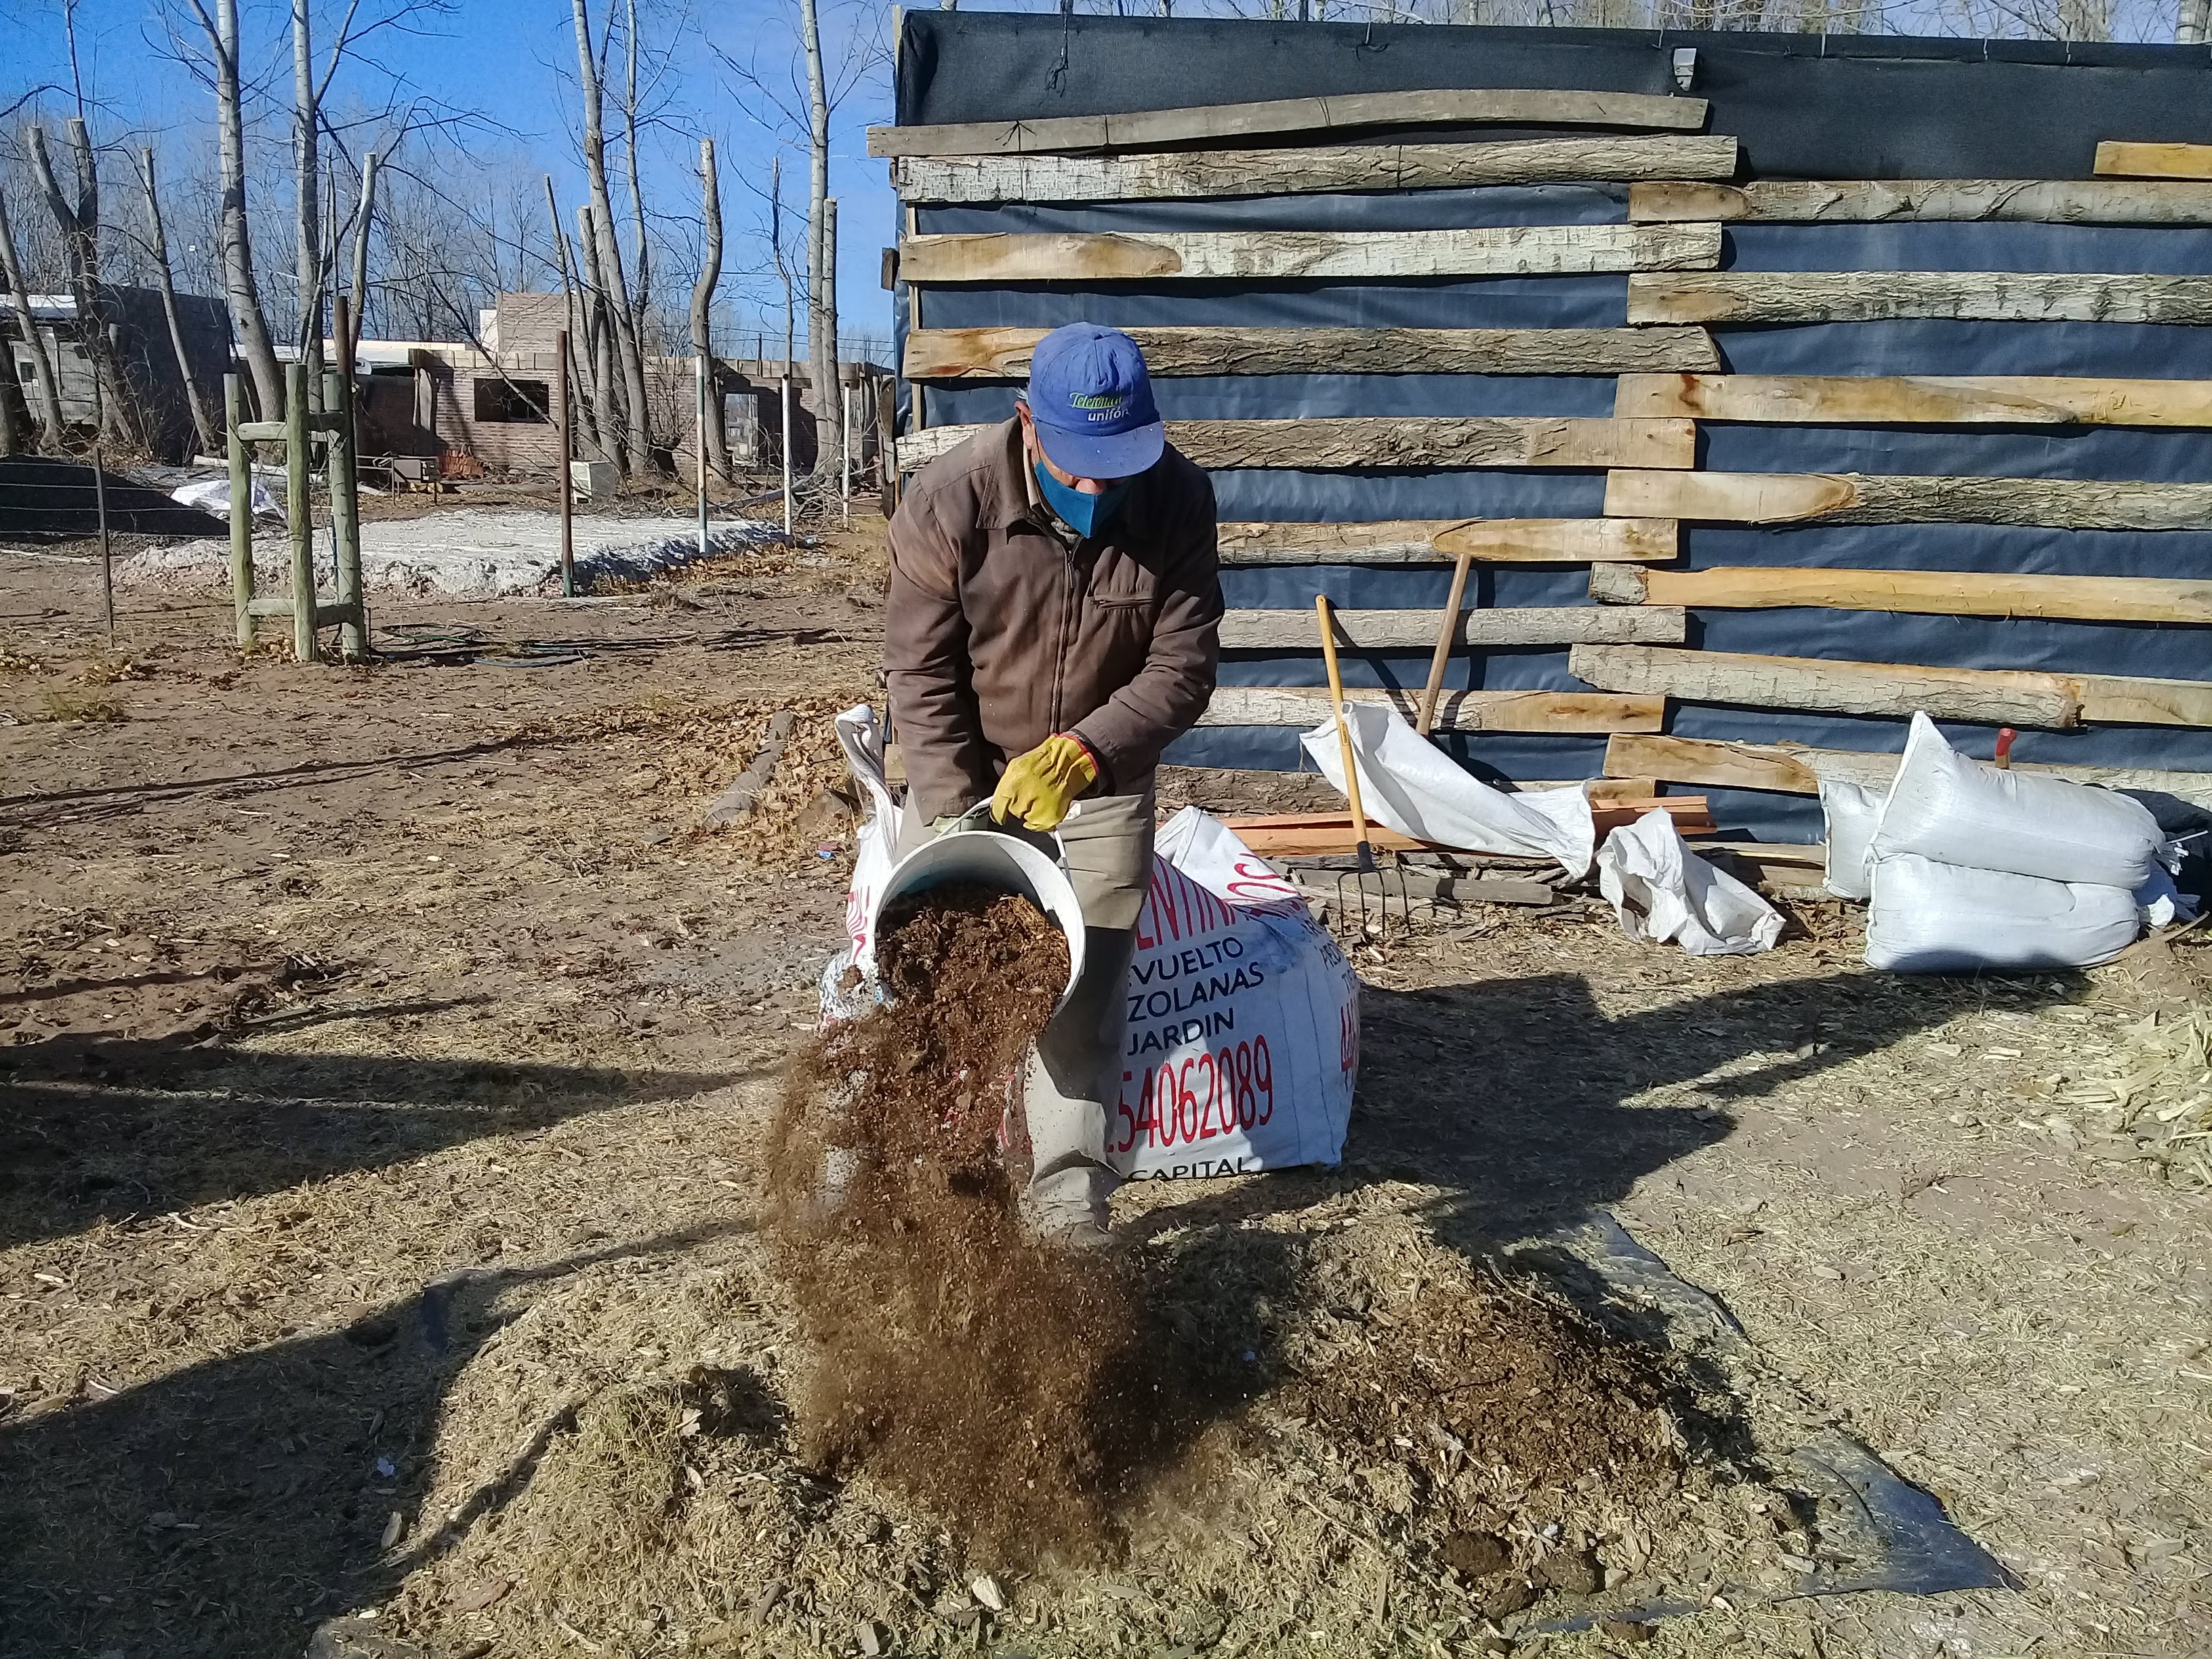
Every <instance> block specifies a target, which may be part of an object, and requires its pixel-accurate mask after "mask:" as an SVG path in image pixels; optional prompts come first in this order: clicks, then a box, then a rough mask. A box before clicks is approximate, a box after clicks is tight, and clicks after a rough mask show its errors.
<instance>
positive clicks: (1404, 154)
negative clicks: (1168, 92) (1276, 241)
mask: <svg viewBox="0 0 2212 1659" xmlns="http://www.w3.org/2000/svg"><path fill="white" fill-rule="evenodd" d="M1735 164H1736V143H1735V139H1733V138H1728V137H1718V136H1712V137H1706V136H1698V137H1668V138H1623V137H1605V136H1593V137H1574V138H1530V139H1519V140H1512V141H1508V142H1504V143H1489V144H1352V145H1345V146H1341V147H1339V148H1336V149H1201V150H1165V151H1155V152H1152V153H1151V154H1147V155H927V156H924V155H915V156H901V157H897V158H896V159H894V160H893V161H892V162H891V187H892V188H893V189H894V190H896V191H898V193H899V195H900V197H902V199H904V200H906V201H909V202H992V203H995V202H1140V201H1171V200H1176V199H1182V198H1196V197H1211V196H1297V195H1306V194H1311V193H1313V192H1316V191H1395V190H1445V189H1455V188H1459V187H1462V186H1466V185H1539V184H1551V183H1564V182H1572V181H1576V180H1582V179H1608V180H1611V179H1727V178H1731V177H1733V176H1734V175H1735Z"/></svg>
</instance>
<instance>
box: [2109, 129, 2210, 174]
mask: <svg viewBox="0 0 2212 1659" xmlns="http://www.w3.org/2000/svg"><path fill="white" fill-rule="evenodd" d="M2097 172H2098V173H2100V175H2102V176H2104V177H2106V178H2108V179H2110V178H2118V179H2212V144H2131V143H2127V142H2125V141H2124V140H2121V139H2112V138H2108V139H2106V141H2105V142H2104V143H2101V144H2100V145H2098V146H2097Z"/></svg>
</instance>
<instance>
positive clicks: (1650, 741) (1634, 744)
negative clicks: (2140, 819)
mask: <svg viewBox="0 0 2212 1659" xmlns="http://www.w3.org/2000/svg"><path fill="white" fill-rule="evenodd" d="M1897 763H1898V757H1897V756H1895V755H1875V754H1866V753H1863V752H1861V751H1859V750H1849V749H1814V748H1809V747H1808V746H1806V745H1805V744H1795V743H1778V744H1764V743H1715V742H1711V741H1708V740H1705V739H1700V738H1669V737H1661V736H1656V735H1653V734H1646V733H1633V732H1631V733H1623V734H1621V735H1620V736H1617V737H1614V738H1612V739H1611V740H1610V741H1608V742H1607V744H1606V746H1605V769H1606V771H1607V775H1612V776H1616V777H1622V778H1645V777H1656V778H1663V779H1665V780H1666V781H1668V782H1670V783H1695V784H1702V785H1704V786H1705V787H1706V788H1708V789H1769V790H1773V791H1776V792H1778V793H1782V794H1785V795H1812V794H1817V793H1820V780H1821V779H1822V778H1824V777H1826V778H1832V779H1835V780H1837V781H1840V782H1844V783H1856V784H1860V785H1863V786H1865V787H1869V788H1874V789H1886V788H1887V787H1889V783H1890V780H1891V779H1893V777H1895V776H1896V775H1897ZM2013 769H2014V770H2015V771H2020V772H2040V773H2043V774H2045V775H2048V776H2051V777H2054V778H2064V779H2065V780H2066V781H2068V782H2069V783H2085V784H2100V785H2102V786H2103V787H2106V788H2107V789H2138V790H2142V791H2145V792H2147V793H2154V794H2162V795H2172V797H2173V798H2174V799H2177V800H2185V801H2187V802H2189V803H2191V805H2196V806H2201V807H2203V808H2205V809H2206V810H2207V811H2212V772H2161V771H2155V770H2152V769H2146V768H2142V767H2128V766H2055V765H2045V764H2043V763H2039V762H2034V761H2018V760H2016V761H2015V762H2014V763H2013Z"/></svg>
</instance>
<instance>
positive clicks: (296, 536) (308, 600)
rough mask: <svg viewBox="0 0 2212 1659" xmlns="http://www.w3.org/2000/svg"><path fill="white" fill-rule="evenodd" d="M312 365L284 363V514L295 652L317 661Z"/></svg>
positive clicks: (302, 659)
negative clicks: (309, 390)
mask: <svg viewBox="0 0 2212 1659" xmlns="http://www.w3.org/2000/svg"><path fill="white" fill-rule="evenodd" d="M308 442H309V439H308V435H307V365H306V364H305V363H287V364H286V365H285V366H284V497H285V500H284V516H285V518H286V520H288V521H289V525H290V526H291V531H292V652H293V654H294V655H295V656H296V657H298V658H299V659H300V660H301V662H315V661H319V656H318V654H317V653H316V650H315V520H314V515H313V505H314V504H313V501H310V500H309V499H308V495H307V489H308V482H307V481H308V470H307V469H308V464H309V462H310V461H311V460H312V459H313V455H312V453H311V452H310V450H309V449H308V447H307V446H308Z"/></svg>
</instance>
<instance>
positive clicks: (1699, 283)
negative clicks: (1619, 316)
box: [1628, 270, 2212, 324]
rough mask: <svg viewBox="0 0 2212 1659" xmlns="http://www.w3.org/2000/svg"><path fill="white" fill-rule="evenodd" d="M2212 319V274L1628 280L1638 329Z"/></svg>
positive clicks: (1800, 274)
mask: <svg viewBox="0 0 2212 1659" xmlns="http://www.w3.org/2000/svg"><path fill="white" fill-rule="evenodd" d="M1904 317H1941V318H1951V319H1962V320H1976V321H1993V322H2039V323H2058V322H2065V323H2191V324H2203V323H2212V276H2137V275H2132V274H2113V273H2092V272H2086V271H2075V272H2068V273H2064V274H2057V273H2051V272H2044V271H2036V272H2026V273H2023V272H2020V271H2010V270H1885V271H1880V272H1869V271H1863V270H1711V271H1701V272H1700V271H1691V272H1687V273H1686V274H1683V275H1680V276H1676V275H1668V276H1631V277H1630V278H1629V279H1628V320H1629V321H1630V322H1631V323H1872V322H1884V321H1887V320H1890V319H1896V318H1904Z"/></svg>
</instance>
